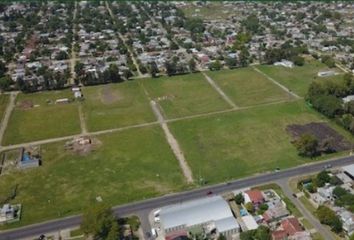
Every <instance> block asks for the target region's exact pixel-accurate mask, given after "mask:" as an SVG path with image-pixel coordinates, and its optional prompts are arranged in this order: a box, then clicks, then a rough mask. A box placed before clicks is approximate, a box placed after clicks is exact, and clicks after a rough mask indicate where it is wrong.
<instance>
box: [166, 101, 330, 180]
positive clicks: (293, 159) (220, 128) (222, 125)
mask: <svg viewBox="0 0 354 240" xmlns="http://www.w3.org/2000/svg"><path fill="white" fill-rule="evenodd" d="M323 120H325V119H324V118H321V117H320V116H319V114H317V113H315V112H314V111H313V110H311V109H309V108H308V107H307V106H306V105H305V104H304V103H303V101H296V102H291V103H281V104H275V105H269V106H258V107H254V108H250V109H247V110H240V111H236V112H231V113H225V114H220V115H217V116H210V117H205V118H198V119H189V120H183V121H178V122H174V123H171V124H170V126H171V129H172V132H173V133H174V134H175V136H176V138H177V140H178V141H179V143H180V145H181V147H182V150H183V151H184V153H185V156H186V159H187V161H188V163H189V165H190V166H191V168H192V171H193V173H194V175H195V176H196V177H197V176H198V175H200V176H202V177H203V178H204V179H206V180H207V181H208V182H209V183H216V182H220V181H225V180H229V179H235V178H241V177H246V176H250V175H252V174H255V173H261V172H266V171H272V170H274V169H275V168H277V167H279V168H281V169H284V168H288V167H292V166H296V165H299V164H304V163H307V162H311V161H314V160H311V159H309V158H302V157H300V156H298V155H297V150H296V149H295V147H294V146H293V145H292V144H291V143H290V141H291V137H290V136H289V135H288V133H287V132H286V130H285V128H286V126H287V125H289V124H295V123H298V124H304V123H309V122H312V121H323ZM326 157H327V158H328V157H329V156H328V155H327V156H326Z"/></svg>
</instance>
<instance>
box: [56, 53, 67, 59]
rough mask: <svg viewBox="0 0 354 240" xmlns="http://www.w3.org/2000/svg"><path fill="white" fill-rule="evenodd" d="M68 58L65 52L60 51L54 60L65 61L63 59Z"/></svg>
mask: <svg viewBox="0 0 354 240" xmlns="http://www.w3.org/2000/svg"><path fill="white" fill-rule="evenodd" d="M68 58H69V55H68V54H67V52H65V51H60V52H58V54H57V55H56V56H55V60H65V59H68Z"/></svg>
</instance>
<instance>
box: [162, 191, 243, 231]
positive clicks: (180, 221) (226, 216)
mask: <svg viewBox="0 0 354 240" xmlns="http://www.w3.org/2000/svg"><path fill="white" fill-rule="evenodd" d="M231 218H233V215H232V212H231V209H230V207H229V205H228V204H227V202H226V201H225V200H224V199H223V198H222V197H221V196H212V197H207V198H203V199H198V200H193V201H188V202H184V203H181V204H176V205H171V206H166V207H163V208H162V209H161V211H160V219H161V224H162V226H163V227H164V228H165V229H169V228H173V227H177V226H182V225H185V226H193V225H198V224H203V223H207V222H212V221H214V222H215V223H216V224H217V226H218V227H220V228H222V229H224V228H228V227H230V226H231V225H232V223H231ZM234 226H235V227H237V226H238V225H237V223H236V221H235V220H234Z"/></svg>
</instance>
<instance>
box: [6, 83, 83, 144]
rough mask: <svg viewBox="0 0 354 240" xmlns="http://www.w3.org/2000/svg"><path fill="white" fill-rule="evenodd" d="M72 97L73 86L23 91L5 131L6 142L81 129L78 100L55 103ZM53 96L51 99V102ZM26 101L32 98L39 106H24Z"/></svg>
mask: <svg viewBox="0 0 354 240" xmlns="http://www.w3.org/2000/svg"><path fill="white" fill-rule="evenodd" d="M72 97H73V94H72V93H71V91H70V90H64V91H50V92H39V93H32V94H23V93H20V94H19V95H18V96H17V99H16V107H15V109H14V110H13V112H12V114H11V117H10V120H9V124H8V126H7V129H6V131H5V135H4V140H3V144H5V145H8V144H16V143H23V142H30V141H35V140H42V139H47V138H55V137H62V136H67V135H72V134H77V133H80V121H79V114H78V107H77V103H75V102H74V103H69V104H55V100H56V99H59V98H72ZM49 100H50V101H51V103H48V101H49ZM22 101H31V102H32V103H33V105H38V106H35V107H33V108H30V109H22V108H21V107H20V106H19V105H20V103H21V102H22Z"/></svg>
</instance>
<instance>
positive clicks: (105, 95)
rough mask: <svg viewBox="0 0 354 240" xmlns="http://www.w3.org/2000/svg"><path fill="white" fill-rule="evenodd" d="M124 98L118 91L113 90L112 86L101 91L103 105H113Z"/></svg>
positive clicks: (107, 86)
mask: <svg viewBox="0 0 354 240" xmlns="http://www.w3.org/2000/svg"><path fill="white" fill-rule="evenodd" d="M122 98H123V96H122V95H121V94H120V93H119V91H118V90H113V89H112V88H111V86H110V85H106V86H104V87H103V89H102V91H101V102H102V103H103V104H112V103H115V102H117V101H119V100H121V99H122Z"/></svg>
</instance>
